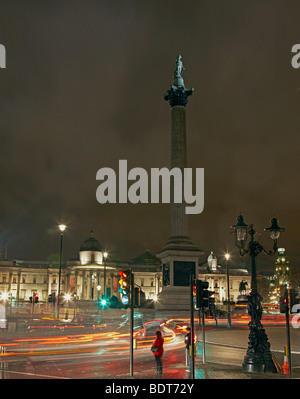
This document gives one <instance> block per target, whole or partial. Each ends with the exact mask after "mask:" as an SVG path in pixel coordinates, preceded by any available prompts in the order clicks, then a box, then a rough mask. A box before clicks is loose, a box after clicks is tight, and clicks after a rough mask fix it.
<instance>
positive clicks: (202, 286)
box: [196, 280, 208, 309]
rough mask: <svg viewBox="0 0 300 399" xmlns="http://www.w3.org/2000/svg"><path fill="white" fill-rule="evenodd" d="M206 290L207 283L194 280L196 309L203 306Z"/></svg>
mask: <svg viewBox="0 0 300 399" xmlns="http://www.w3.org/2000/svg"><path fill="white" fill-rule="evenodd" d="M207 288H208V282H207V281H202V280H196V308H197V309H198V308H202V307H203V306H204V295H203V293H204V291H205V290H207Z"/></svg>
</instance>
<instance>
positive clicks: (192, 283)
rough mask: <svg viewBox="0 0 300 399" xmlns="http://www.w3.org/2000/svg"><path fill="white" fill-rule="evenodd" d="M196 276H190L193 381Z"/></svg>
mask: <svg viewBox="0 0 300 399" xmlns="http://www.w3.org/2000/svg"><path fill="white" fill-rule="evenodd" d="M194 281H195V277H194V274H193V273H191V274H190V304H191V316H190V318H191V346H190V349H191V379H193V380H194V379H195V343H194V335H195V328H194Z"/></svg>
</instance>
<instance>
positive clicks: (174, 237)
mask: <svg viewBox="0 0 300 399" xmlns="http://www.w3.org/2000/svg"><path fill="white" fill-rule="evenodd" d="M175 65H176V68H175V72H174V80H173V84H172V85H171V87H170V89H169V90H168V91H167V94H165V96H164V98H165V100H166V101H168V102H169V104H170V106H171V168H175V167H177V168H180V169H181V172H182V176H183V169H184V168H186V167H187V155H186V152H187V151H186V105H187V102H188V101H187V99H188V97H189V96H191V95H192V94H193V91H194V89H188V88H186V87H185V86H184V81H183V78H182V76H181V74H182V72H183V70H184V67H183V64H182V58H181V55H179V56H178V57H177V58H176V62H175ZM183 187H184V185H182V190H183ZM171 193H172V196H173V197H174V181H173V179H172V182H171ZM173 197H172V198H171V205H170V207H171V234H170V238H169V240H168V242H167V245H166V246H165V247H164V248H163V249H162V251H161V252H160V253H159V254H157V256H158V257H159V258H160V259H161V261H162V265H163V288H162V291H161V292H160V294H159V295H158V301H157V303H156V308H157V309H162V310H163V309H168V310H172V309H174V310H188V309H189V308H190V290H189V286H190V275H191V273H193V275H194V276H195V277H196V278H197V276H198V263H199V256H200V255H203V251H201V250H200V249H199V248H198V247H197V246H196V245H195V244H193V243H192V241H191V239H190V238H189V237H188V221H187V215H186V214H185V206H186V204H185V203H184V201H182V203H174V199H173ZM182 198H184V196H183V192H182Z"/></svg>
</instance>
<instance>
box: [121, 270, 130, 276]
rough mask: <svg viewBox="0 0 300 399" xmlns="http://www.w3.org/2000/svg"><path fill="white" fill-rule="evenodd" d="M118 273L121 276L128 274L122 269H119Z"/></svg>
mask: <svg viewBox="0 0 300 399" xmlns="http://www.w3.org/2000/svg"><path fill="white" fill-rule="evenodd" d="M119 275H120V276H121V277H122V278H127V277H128V274H127V273H126V272H125V271H124V270H121V271H120V272H119Z"/></svg>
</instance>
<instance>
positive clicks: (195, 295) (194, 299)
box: [193, 280, 198, 309]
mask: <svg viewBox="0 0 300 399" xmlns="http://www.w3.org/2000/svg"><path fill="white" fill-rule="evenodd" d="M196 281H197V280H194V284H193V303H194V306H195V308H196V309H198V308H197V306H196V300H197V285H196Z"/></svg>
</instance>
